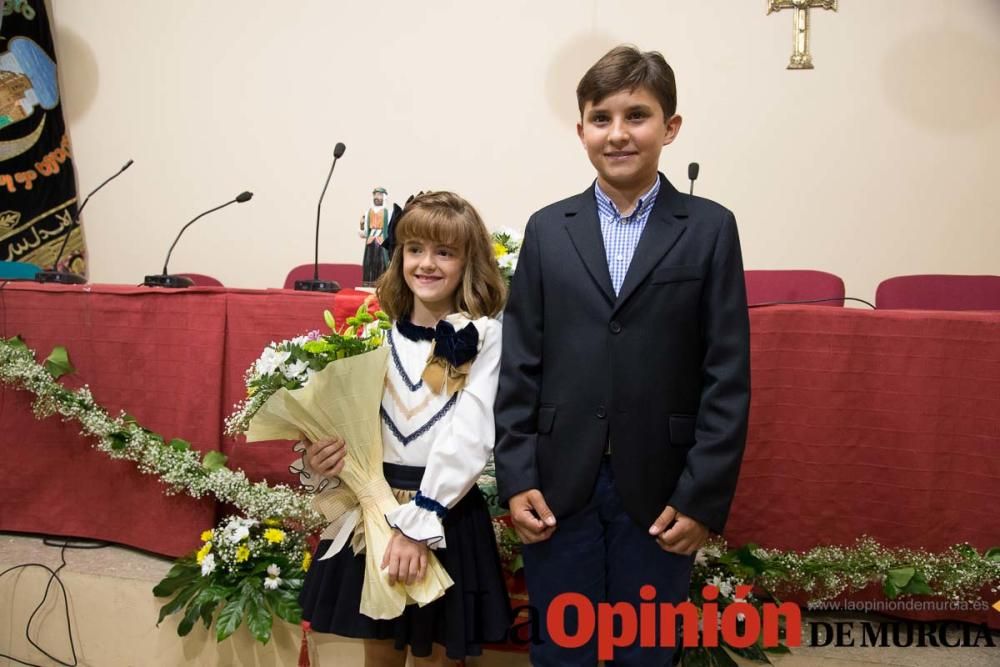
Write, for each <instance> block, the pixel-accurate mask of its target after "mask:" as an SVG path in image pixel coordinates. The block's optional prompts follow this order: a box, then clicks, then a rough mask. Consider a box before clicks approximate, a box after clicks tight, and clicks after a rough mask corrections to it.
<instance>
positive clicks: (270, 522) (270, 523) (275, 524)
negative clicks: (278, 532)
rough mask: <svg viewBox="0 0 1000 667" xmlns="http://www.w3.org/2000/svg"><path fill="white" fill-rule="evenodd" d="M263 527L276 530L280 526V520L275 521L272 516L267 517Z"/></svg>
mask: <svg viewBox="0 0 1000 667" xmlns="http://www.w3.org/2000/svg"><path fill="white" fill-rule="evenodd" d="M264 525H265V526H270V527H271V528H277V527H278V526H280V525H281V519H276V518H274V517H273V516H272V517H268V518H267V519H264Z"/></svg>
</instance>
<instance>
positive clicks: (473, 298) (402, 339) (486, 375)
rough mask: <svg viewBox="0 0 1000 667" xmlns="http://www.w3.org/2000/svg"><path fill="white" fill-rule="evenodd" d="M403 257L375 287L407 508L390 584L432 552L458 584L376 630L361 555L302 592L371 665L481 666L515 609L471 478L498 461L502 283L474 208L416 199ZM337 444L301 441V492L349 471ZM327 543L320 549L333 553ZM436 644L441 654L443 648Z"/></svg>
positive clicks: (404, 227)
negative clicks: (386, 325) (384, 324)
mask: <svg viewBox="0 0 1000 667" xmlns="http://www.w3.org/2000/svg"><path fill="white" fill-rule="evenodd" d="M397 224H398V226H397V229H396V241H397V246H396V250H395V252H394V254H393V256H392V260H391V262H390V264H389V268H388V269H387V270H386V273H385V274H384V275H383V276H382V277H381V278H380V280H379V282H378V287H377V292H376V293H377V295H378V300H379V304H380V305H381V307H382V309H383V310H385V311H386V313H388V314H389V316H390V317H391V318H392V319H393V321H394V325H393V328H392V329H391V330H390V331H389V334H388V335H387V344H388V345H389V346H390V362H389V369H388V372H387V374H386V380H385V392H384V394H383V396H382V410H381V415H382V445H383V460H384V464H383V466H384V472H385V477H386V480H387V481H388V482H389V486H391V487H392V488H393V490H394V491H395V492H396V497H397V499H398V500H399V501H400V507H399V508H398V509H395V510H393V511H392V512H390V513H388V514H386V517H385V518H386V521H388V522H389V525H391V526H392V527H393V535H392V538H391V539H390V542H389V546H388V548H387V549H386V552H385V554H384V555H383V560H382V567H383V568H387V573H388V576H389V578H390V580H393V581H406V582H410V583H412V582H413V581H416V580H419V579H421V578H422V577H423V576H424V574H425V571H426V566H427V557H428V553H429V551H430V550H434V553H435V554H436V555H437V557H438V559H439V560H440V561H441V564H442V565H443V566H444V568H445V569H446V570H447V571H448V574H449V575H450V576H451V578H452V579H453V580H454V582H455V583H454V585H453V586H451V587H449V588H448V589H447V590H446V592H445V594H444V596H443V597H441V598H439V599H437V600H435V601H434V602H432V603H431V604H428V605H426V606H424V607H423V608H420V607H417V606H416V605H409V606H407V607H406V610H405V611H404V613H403V615H402V616H400V617H399V618H396V619H393V620H389V621H375V620H372V619H370V618H368V617H366V616H363V615H361V614H360V612H359V611H358V606H359V603H360V596H361V586H362V582H363V579H364V574H365V572H364V571H365V559H364V555H363V554H355V552H354V549H353V548H352V545H351V544H347V545H346V546H345V547H344V548H343V549H342V550H341V551H340V553H338V554H337V555H336V556H334V557H332V558H330V559H327V560H314V561H313V563H312V567H311V568H310V570H309V572H308V574H307V575H306V580H305V585H304V588H303V591H302V595H301V602H302V608H303V616H304V618H305V619H306V620H308V621H310V623H311V625H312V629H313V630H315V631H319V632H329V633H334V634H337V635H342V636H347V637H361V638H364V639H365V640H366V641H365V642H364V646H365V664H366V665H393V666H400V667H401V666H402V665H403V664H404V662H405V659H406V651H405V649H406V647H409V650H410V652H411V653H412V655H413V657H414V664H416V665H430V664H443V662H444V656H445V655H447V657H448V658H449V659H451V660H461V659H464V658H465V657H466V656H468V655H479V654H480V653H481V652H482V648H481V645H480V644H481V643H482V642H483V641H484V640H486V639H496V638H499V637H502V636H504V635H505V633H506V631H507V629H508V627H509V625H510V604H509V601H508V598H507V592H506V589H505V587H504V582H503V577H502V574H501V570H500V560H499V556H498V554H497V549H496V542H495V538H494V533H493V527H492V524H491V522H490V516H489V512H488V510H487V507H486V503H485V501H484V499H483V496H482V494H481V493H480V491H479V488H478V487H477V486H476V480H477V479H478V478H479V475H480V473H482V471H483V468H484V466H485V465H486V463H487V460H488V459H489V457H490V453H491V452H492V450H493V440H494V423H493V399H494V397H495V396H496V389H497V378H498V374H499V364H500V323H499V322H498V321H497V320H495V319H493V317H494V316H496V314H497V313H498V312H499V311H500V309H501V307H502V305H503V300H504V297H505V286H504V282H503V278H502V277H501V275H500V271H499V269H498V268H497V264H496V261H495V260H494V257H493V245H492V242H491V241H490V237H489V233H488V232H487V231H486V227H485V225H483V221H482V219H480V217H479V214H478V213H477V212H476V210H475V209H474V208H473V207H472V206H471V205H470V204H469V203H468V202H467V201H465V200H464V199H462V198H461V197H459V196H457V195H455V194H452V193H450V192H430V193H425V194H421V195H419V196H418V197H416V198H415V199H414V200H413V201H412V202H410V203H409V204H408V205H407V206H406V209H405V211H404V213H403V215H402V217H401V218H400V221H399V223H397ZM346 447H350V443H346V444H345V443H344V442H343V441H342V440H332V441H324V442H318V443H305V452H304V455H303V461H302V464H301V466H302V468H304V469H303V470H301V473H302V475H303V477H304V479H303V483H304V484H306V485H307V486H308V485H312V486H315V482H316V481H317V479H316V478H315V477H311V474H316V475H318V476H319V478H321V479H324V480H331V479H333V478H335V477H336V476H337V475H338V474H339V473H340V471H341V469H342V468H343V462H344V456H345V453H346ZM328 543H329V542H328V541H324V542H322V543H320V545H319V548H318V553H324V552H325V548H326V546H327V544H328ZM435 645H437V646H435Z"/></svg>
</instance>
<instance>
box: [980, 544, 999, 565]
mask: <svg viewBox="0 0 1000 667" xmlns="http://www.w3.org/2000/svg"><path fill="white" fill-rule="evenodd" d="M983 558H985V559H986V560H988V561H991V562H994V563H1000V547H993V548H992V549H989V550H988V551H987V552H986V553H985V554H983Z"/></svg>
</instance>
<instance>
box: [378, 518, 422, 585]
mask: <svg viewBox="0 0 1000 667" xmlns="http://www.w3.org/2000/svg"><path fill="white" fill-rule="evenodd" d="M428 551H429V549H428V548H427V545H426V544H424V543H423V542H416V541H414V540H411V539H410V538H408V537H407V536H406V535H403V534H402V533H401V532H399V530H397V529H395V528H393V529H392V537H390V538H389V545H388V546H387V547H386V548H385V554H384V555H383V556H382V569H383V570H385V569H386V568H387V567H388V570H387V572H386V573H387V574H388V575H389V583H390V584H395V583H396V582H399V583H406V584H414V583H416V582H418V581H421V580H423V578H424V575H426V574H427V552H428Z"/></svg>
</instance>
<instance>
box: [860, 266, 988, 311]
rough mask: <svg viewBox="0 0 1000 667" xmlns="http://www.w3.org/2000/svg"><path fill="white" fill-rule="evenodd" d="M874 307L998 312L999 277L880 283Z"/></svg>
mask: <svg viewBox="0 0 1000 667" xmlns="http://www.w3.org/2000/svg"><path fill="white" fill-rule="evenodd" d="M875 307H876V308H887V309H900V308H910V309H914V310H1000V276H968V275H942V274H920V275H913V276H896V277H894V278H887V279H886V280H883V281H882V282H881V283H879V286H878V289H876V290H875Z"/></svg>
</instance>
